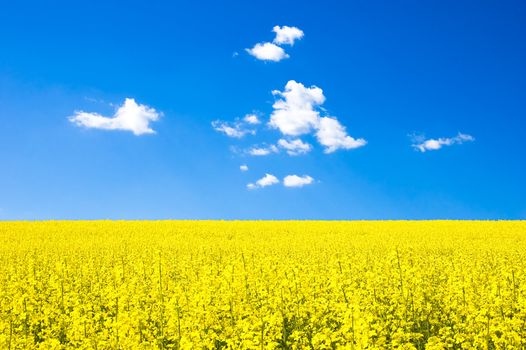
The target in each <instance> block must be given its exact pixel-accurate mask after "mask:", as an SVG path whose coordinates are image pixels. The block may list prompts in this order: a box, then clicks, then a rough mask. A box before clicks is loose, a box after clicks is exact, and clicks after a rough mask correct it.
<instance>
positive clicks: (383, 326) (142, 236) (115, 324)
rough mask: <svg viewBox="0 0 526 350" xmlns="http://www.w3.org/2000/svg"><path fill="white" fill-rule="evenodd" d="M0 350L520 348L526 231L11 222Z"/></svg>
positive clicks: (1, 255)
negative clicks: (68, 349) (69, 349)
mask: <svg viewBox="0 0 526 350" xmlns="http://www.w3.org/2000/svg"><path fill="white" fill-rule="evenodd" d="M0 348H1V349H34V348H38V349H67V348H75V349H157V348H159V349H394V348H397V349H449V348H451V349H524V348H526V222H520V221H517V222H470V221H467V222H455V221H435V222H426V221H420V222H411V221H407V222H403V221H400V222H312V221H311V222H308V221H306V222H272V221H260V222H258V221H252V222H221V221H148V222H144V221H135V222H111V221H95V222H89V221H88V222H43V223H30V222H28V223H6V222H4V223H0Z"/></svg>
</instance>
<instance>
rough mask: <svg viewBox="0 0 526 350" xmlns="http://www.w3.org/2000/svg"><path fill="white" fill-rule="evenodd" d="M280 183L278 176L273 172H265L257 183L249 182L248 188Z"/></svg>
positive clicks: (252, 188)
mask: <svg viewBox="0 0 526 350" xmlns="http://www.w3.org/2000/svg"><path fill="white" fill-rule="evenodd" d="M278 183H279V180H278V178H277V177H275V176H274V175H272V174H265V176H263V177H262V178H261V179H259V180H257V181H256V183H249V184H248V185H247V188H248V189H249V190H254V189H256V188H261V187H267V186H272V185H276V184H278Z"/></svg>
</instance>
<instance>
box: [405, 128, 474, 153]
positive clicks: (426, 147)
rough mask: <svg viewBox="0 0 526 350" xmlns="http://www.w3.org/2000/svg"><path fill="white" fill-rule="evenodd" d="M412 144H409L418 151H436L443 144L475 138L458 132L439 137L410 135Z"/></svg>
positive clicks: (447, 144) (457, 143)
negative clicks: (427, 137) (429, 137)
mask: <svg viewBox="0 0 526 350" xmlns="http://www.w3.org/2000/svg"><path fill="white" fill-rule="evenodd" d="M411 138H412V139H413V144H412V145H411V146H412V147H413V148H414V149H416V150H418V151H420V152H422V153H423V152H427V151H437V150H439V149H441V148H442V147H443V146H451V145H455V144H456V145H461V144H463V143H464V142H471V141H475V138H474V137H473V136H471V135H468V134H462V133H460V132H459V133H458V134H457V135H456V136H454V137H441V138H438V139H425V137H424V136H414V135H413V136H411Z"/></svg>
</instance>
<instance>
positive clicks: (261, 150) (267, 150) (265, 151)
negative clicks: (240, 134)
mask: <svg viewBox="0 0 526 350" xmlns="http://www.w3.org/2000/svg"><path fill="white" fill-rule="evenodd" d="M278 152H279V150H278V148H277V147H276V146H275V145H270V146H268V147H267V146H263V147H259V146H254V147H252V148H250V149H249V150H248V154H250V155H251V156H268V155H269V154H271V153H278Z"/></svg>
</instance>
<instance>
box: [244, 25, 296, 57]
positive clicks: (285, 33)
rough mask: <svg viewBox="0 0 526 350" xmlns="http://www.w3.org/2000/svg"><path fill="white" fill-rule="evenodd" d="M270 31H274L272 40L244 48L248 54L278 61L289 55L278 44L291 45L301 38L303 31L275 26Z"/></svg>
mask: <svg viewBox="0 0 526 350" xmlns="http://www.w3.org/2000/svg"><path fill="white" fill-rule="evenodd" d="M272 31H273V32H274V33H276V37H275V38H274V40H273V41H272V42H271V43H270V42H262V43H257V44H256V45H254V47H252V48H250V49H245V50H246V51H247V52H248V53H249V54H250V55H252V56H254V57H255V58H257V59H258V60H262V61H273V62H279V61H281V60H283V59H285V58H289V57H290V56H289V55H288V54H287V53H286V52H285V50H283V48H282V47H280V46H279V45H290V46H293V45H294V42H295V41H296V40H300V39H301V38H303V31H302V30H301V29H299V28H296V27H288V26H283V27H280V26H275V27H274V28H273V29H272Z"/></svg>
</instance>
